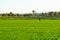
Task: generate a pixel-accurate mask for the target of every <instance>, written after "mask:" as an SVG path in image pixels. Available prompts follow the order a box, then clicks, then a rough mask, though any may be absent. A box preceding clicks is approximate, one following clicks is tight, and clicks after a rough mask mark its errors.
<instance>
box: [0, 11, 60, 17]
mask: <svg viewBox="0 0 60 40" xmlns="http://www.w3.org/2000/svg"><path fill="white" fill-rule="evenodd" d="M0 16H21V17H26V16H27V17H29V16H32V17H36V16H60V11H59V12H53V11H51V12H47V13H36V12H35V10H33V11H32V13H28V14H19V13H17V14H14V13H13V12H10V13H2V14H0Z"/></svg>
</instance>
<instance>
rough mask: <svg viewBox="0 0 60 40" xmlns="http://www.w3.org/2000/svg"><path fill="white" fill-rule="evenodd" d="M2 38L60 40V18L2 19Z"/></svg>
mask: <svg viewBox="0 0 60 40" xmlns="http://www.w3.org/2000/svg"><path fill="white" fill-rule="evenodd" d="M0 40H60V20H40V21H38V20H0Z"/></svg>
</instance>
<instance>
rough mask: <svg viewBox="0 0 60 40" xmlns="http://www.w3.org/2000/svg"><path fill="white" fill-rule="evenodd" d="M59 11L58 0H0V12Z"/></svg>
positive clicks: (59, 3)
mask: <svg viewBox="0 0 60 40" xmlns="http://www.w3.org/2000/svg"><path fill="white" fill-rule="evenodd" d="M32 10H36V12H48V11H60V0H0V12H2V13H3V12H10V11H12V12H14V13H15V12H16V13H29V12H31V11H32Z"/></svg>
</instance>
